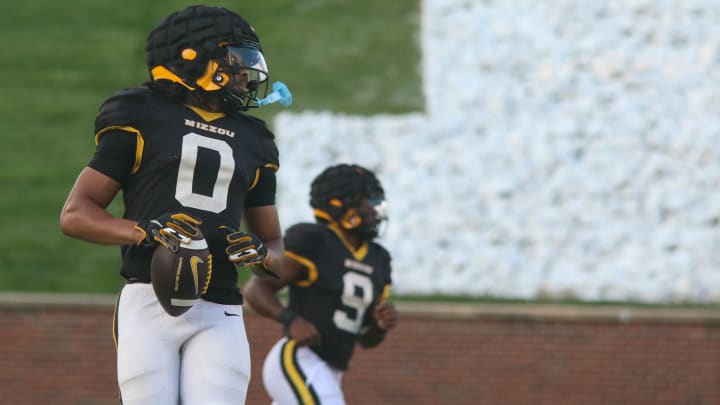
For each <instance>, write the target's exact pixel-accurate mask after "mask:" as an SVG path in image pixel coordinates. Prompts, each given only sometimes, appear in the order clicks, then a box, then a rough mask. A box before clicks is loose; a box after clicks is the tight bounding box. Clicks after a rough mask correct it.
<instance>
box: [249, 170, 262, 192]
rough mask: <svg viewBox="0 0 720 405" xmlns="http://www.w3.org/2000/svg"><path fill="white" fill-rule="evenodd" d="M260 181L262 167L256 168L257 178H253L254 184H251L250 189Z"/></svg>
mask: <svg viewBox="0 0 720 405" xmlns="http://www.w3.org/2000/svg"><path fill="white" fill-rule="evenodd" d="M259 182H260V168H259V167H258V168H257V169H255V179H254V180H253V182H252V184H251V185H250V188H248V191H250V190H252V189H254V188H255V186H257V184H258V183H259Z"/></svg>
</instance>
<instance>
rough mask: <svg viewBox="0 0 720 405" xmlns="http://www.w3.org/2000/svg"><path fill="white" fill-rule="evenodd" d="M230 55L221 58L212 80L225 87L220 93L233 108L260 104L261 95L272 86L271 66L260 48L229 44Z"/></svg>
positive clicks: (253, 106) (224, 100)
mask: <svg viewBox="0 0 720 405" xmlns="http://www.w3.org/2000/svg"><path fill="white" fill-rule="evenodd" d="M224 48H225V49H226V51H227V52H226V55H225V56H224V57H222V58H219V59H218V60H217V64H218V68H217V71H216V72H215V73H214V74H213V77H212V81H213V82H214V83H215V84H216V85H218V86H220V87H221V89H220V90H219V91H218V95H220V97H222V102H223V105H224V106H225V107H226V109H227V110H229V111H234V110H243V111H244V110H247V109H248V108H257V107H258V105H257V100H258V98H262V97H265V95H266V94H267V89H268V83H269V80H268V68H267V64H266V63H265V58H264V57H263V54H262V52H260V50H259V49H255V48H251V47H236V46H227V47H224Z"/></svg>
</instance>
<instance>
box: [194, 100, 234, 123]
mask: <svg viewBox="0 0 720 405" xmlns="http://www.w3.org/2000/svg"><path fill="white" fill-rule="evenodd" d="M185 107H187V108H189V109H191V110H193V111H195V114H197V115H199V116H200V117H201V118H202V119H204V120H205V121H206V122H210V121H215V120H216V119H218V118H222V117H224V116H225V113H221V112H212V111H205V110H203V109H202V108H198V107H195V106H194V105H188V104H185Z"/></svg>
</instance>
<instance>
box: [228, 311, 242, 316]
mask: <svg viewBox="0 0 720 405" xmlns="http://www.w3.org/2000/svg"><path fill="white" fill-rule="evenodd" d="M225 316H240V314H233V313H230V312H228V311H225Z"/></svg>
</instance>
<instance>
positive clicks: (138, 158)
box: [95, 125, 145, 174]
mask: <svg viewBox="0 0 720 405" xmlns="http://www.w3.org/2000/svg"><path fill="white" fill-rule="evenodd" d="M112 130H118V131H125V132H130V133H133V134H135V136H136V137H137V142H136V143H135V163H134V164H133V168H132V173H131V174H135V173H137V171H138V170H140V163H141V162H142V154H143V149H145V139H143V136H142V132H140V130H139V129H137V128H134V127H129V126H123V125H113V126H109V127H106V128H103V129H101V130H100V131H99V132H98V133H97V134H95V145H97V144H98V142H100V136H101V135H103V134H105V133H106V132H108V131H112Z"/></svg>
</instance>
